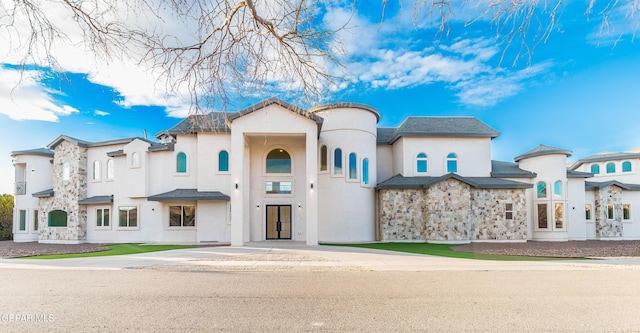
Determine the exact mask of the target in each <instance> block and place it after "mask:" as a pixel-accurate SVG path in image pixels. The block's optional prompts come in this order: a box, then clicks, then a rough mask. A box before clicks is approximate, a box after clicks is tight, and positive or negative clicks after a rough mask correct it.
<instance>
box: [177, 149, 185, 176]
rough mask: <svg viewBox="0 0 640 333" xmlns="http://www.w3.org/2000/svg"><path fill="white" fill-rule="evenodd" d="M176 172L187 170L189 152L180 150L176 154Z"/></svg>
mask: <svg viewBox="0 0 640 333" xmlns="http://www.w3.org/2000/svg"><path fill="white" fill-rule="evenodd" d="M176 172H177V173H186V172H187V154H185V153H183V152H179V153H178V155H176Z"/></svg>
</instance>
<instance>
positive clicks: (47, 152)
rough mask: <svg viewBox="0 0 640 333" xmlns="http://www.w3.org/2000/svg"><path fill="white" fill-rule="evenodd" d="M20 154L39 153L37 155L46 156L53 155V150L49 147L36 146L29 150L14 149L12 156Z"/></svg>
mask: <svg viewBox="0 0 640 333" xmlns="http://www.w3.org/2000/svg"><path fill="white" fill-rule="evenodd" d="M18 155H37V156H45V157H53V150H51V149H47V148H36V149H29V150H17V151H12V152H11V156H18Z"/></svg>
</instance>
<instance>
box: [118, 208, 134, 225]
mask: <svg viewBox="0 0 640 333" xmlns="http://www.w3.org/2000/svg"><path fill="white" fill-rule="evenodd" d="M118 226H119V227H121V228H137V227H138V207H136V206H121V207H118Z"/></svg>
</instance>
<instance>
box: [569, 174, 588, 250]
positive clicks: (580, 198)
mask: <svg viewBox="0 0 640 333" xmlns="http://www.w3.org/2000/svg"><path fill="white" fill-rule="evenodd" d="M585 204H586V202H585V188H584V178H570V179H568V188H567V207H566V211H567V233H568V236H569V240H586V239H587V220H586V213H585Z"/></svg>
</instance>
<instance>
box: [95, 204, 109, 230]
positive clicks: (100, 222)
mask: <svg viewBox="0 0 640 333" xmlns="http://www.w3.org/2000/svg"><path fill="white" fill-rule="evenodd" d="M110 215H111V214H110V209H109V208H97V209H96V227H99V228H104V227H108V226H109V225H110V224H109V221H110Z"/></svg>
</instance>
